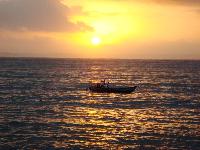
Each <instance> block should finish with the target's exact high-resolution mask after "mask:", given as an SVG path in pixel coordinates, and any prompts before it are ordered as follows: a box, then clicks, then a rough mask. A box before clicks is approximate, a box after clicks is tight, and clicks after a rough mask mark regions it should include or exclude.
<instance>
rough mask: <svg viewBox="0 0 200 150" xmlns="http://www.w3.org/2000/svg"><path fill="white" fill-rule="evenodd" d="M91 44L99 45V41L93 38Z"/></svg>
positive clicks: (97, 38)
mask: <svg viewBox="0 0 200 150" xmlns="http://www.w3.org/2000/svg"><path fill="white" fill-rule="evenodd" d="M91 42H92V44H93V45H99V44H100V43H101V39H100V38H99V37H93V38H92V39H91Z"/></svg>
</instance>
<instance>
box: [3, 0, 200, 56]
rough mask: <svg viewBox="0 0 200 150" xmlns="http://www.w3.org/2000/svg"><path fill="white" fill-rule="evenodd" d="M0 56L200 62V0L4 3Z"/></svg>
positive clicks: (28, 0)
mask: <svg viewBox="0 0 200 150" xmlns="http://www.w3.org/2000/svg"><path fill="white" fill-rule="evenodd" d="M0 56H19V57H62V58H73V57H75V58H133V59H200V0H0Z"/></svg>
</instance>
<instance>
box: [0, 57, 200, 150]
mask: <svg viewBox="0 0 200 150" xmlns="http://www.w3.org/2000/svg"><path fill="white" fill-rule="evenodd" d="M102 79H106V80H107V81H109V82H111V84H113V85H121V86H134V85H137V86H138V88H137V90H136V91H135V92H133V93H132V94H105V93H102V94H101V93H91V92H89V91H88V90H87V87H88V84H90V83H91V82H97V81H100V80H102ZM0 149H181V150H182V149H200V61H184V60H115V59H111V60H109V59H43V58H40V59H39V58H37V59H36V58H35V59H34V58H0Z"/></svg>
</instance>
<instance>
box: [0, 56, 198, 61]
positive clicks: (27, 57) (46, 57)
mask: <svg viewBox="0 0 200 150" xmlns="http://www.w3.org/2000/svg"><path fill="white" fill-rule="evenodd" d="M2 58H22V59H91V60H94V59H104V60H109V59H110V60H180V61H200V59H187V58H114V57H110V58H107V57H99V58H89V57H51V56H41V57H40V56H0V59H2Z"/></svg>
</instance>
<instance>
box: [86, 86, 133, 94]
mask: <svg viewBox="0 0 200 150" xmlns="http://www.w3.org/2000/svg"><path fill="white" fill-rule="evenodd" d="M136 88H137V86H134V87H95V86H91V87H89V90H90V91H91V92H96V93H125V94H130V93H132V92H134V91H135V90H136Z"/></svg>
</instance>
